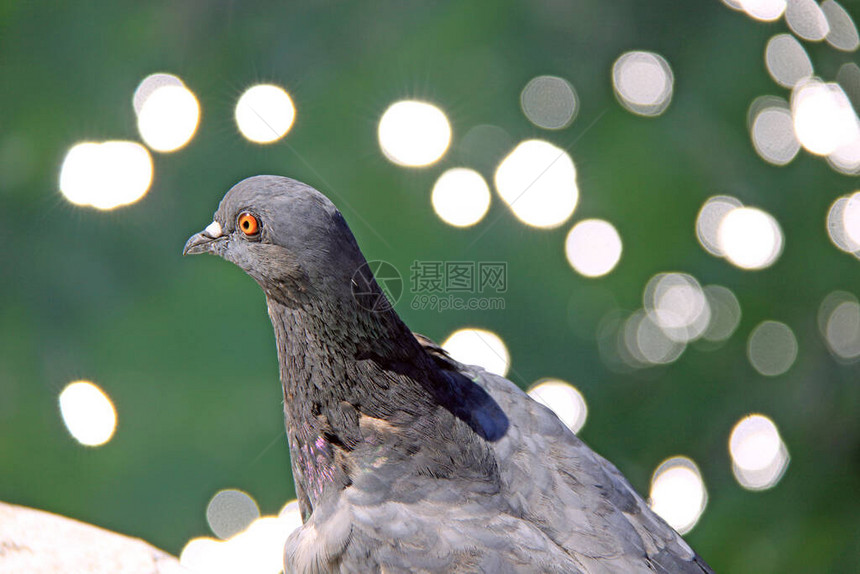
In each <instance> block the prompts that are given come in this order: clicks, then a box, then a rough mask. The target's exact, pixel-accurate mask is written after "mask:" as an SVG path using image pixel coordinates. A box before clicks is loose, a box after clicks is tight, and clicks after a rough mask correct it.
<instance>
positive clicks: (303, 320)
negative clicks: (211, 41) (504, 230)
mask: <svg viewBox="0 0 860 574" xmlns="http://www.w3.org/2000/svg"><path fill="white" fill-rule="evenodd" d="M183 253H184V254H197V253H213V254H215V255H219V256H221V257H223V258H224V259H226V260H228V261H232V262H233V263H235V264H236V265H238V266H239V267H241V268H242V269H244V270H245V272H246V273H247V274H248V275H250V276H251V277H253V278H254V279H255V280H256V281H257V283H259V284H260V287H262V288H263V291H264V292H265V294H266V302H267V304H268V309H269V317H270V318H271V320H272V325H273V327H274V329H275V339H276V341H277V347H278V360H279V363H280V375H281V383H282V385H283V390H284V416H285V420H286V427H287V436H288V438H289V443H290V456H291V459H292V469H293V477H294V479H295V485H296V493H297V498H298V500H299V505H300V508H301V513H302V520H303V522H304V525H303V526H302V527H301V528H299V529H298V530H296V531H295V532H294V533H293V534H292V535H291V536H290V537H289V539H288V541H287V544H286V549H285V571H286V572H288V573H293V572H295V573H323V572H354V573H361V574H368V573H374V572H375V573H386V574H394V573H411V572H455V573H465V572H485V573H492V574H497V573H507V572H547V573H559V574H561V573H567V574H570V573H598V572H600V573H605V572H624V573H638V572H672V573H674V572H680V573H697V574H701V573H702V572H712V570H711V569H710V568H709V567H708V566H707V565H706V564H705V562H704V561H703V560H702V559H701V558H700V557H699V556H698V555H697V554H696V553H695V552H694V551H693V550H692V549H691V548H690V546H688V545H687V543H686V542H684V540H683V539H682V538H681V537H680V536H679V535H678V534H677V533H676V532H675V531H674V530H673V529H672V528H671V527H670V526H668V525H667V524H666V523H665V522H664V521H663V520H662V519H660V518H659V517H658V516H657V515H655V514H654V513H653V512H652V511H651V510H650V509H649V508H648V505H647V504H646V503H645V502H644V501H643V500H642V498H641V497H640V496H639V495H638V494H637V493H636V492H635V491H634V490H633V487H631V486H630V484H629V483H628V482H627V480H626V479H625V478H624V477H623V476H622V475H621V473H620V472H618V470H617V469H616V468H615V467H614V466H613V465H612V464H611V463H610V462H608V461H607V460H606V459H604V458H602V457H601V456H600V455H598V454H596V453H595V452H593V451H592V450H591V449H589V448H588V447H587V446H586V445H585V444H583V442H582V441H580V440H579V439H578V438H577V437H576V436H575V435H574V434H573V433H572V432H570V431H569V430H568V429H567V427H565V425H564V424H563V423H562V422H561V421H560V420H559V419H558V417H556V415H555V414H554V413H553V412H552V411H551V410H549V409H548V408H546V407H544V406H543V405H541V404H539V403H537V402H535V401H534V400H532V399H531V398H530V397H529V396H528V395H526V394H525V393H524V392H523V391H522V390H520V389H519V388H518V387H517V386H516V385H515V384H513V383H512V382H510V381H508V380H507V379H505V378H503V377H500V376H498V375H494V374H492V373H489V372H487V371H485V370H483V369H481V368H480V367H476V366H472V365H463V364H461V363H458V362H457V361H455V360H453V359H452V358H451V357H450V356H448V355H447V354H446V353H445V351H444V350H442V349H441V348H440V347H438V346H437V345H435V344H434V343H433V342H431V341H430V340H429V339H427V338H425V337H423V336H421V335H416V334H414V333H412V332H411V331H410V330H409V328H408V327H407V326H406V325H405V324H404V323H403V321H401V320H400V317H398V315H397V313H396V312H395V311H394V309H393V308H392V307H391V305H390V304H388V303H387V300H386V299H385V295H384V294H383V292H382V290H381V289H380V288H379V286H378V285H377V283H376V281H375V280H374V278H373V276H372V274H371V273H370V271H369V270H368V266H367V265H366V262H365V259H364V256H363V255H362V253H361V251H360V250H359V248H358V244H357V243H356V241H355V238H354V237H353V235H352V233H351V232H350V230H349V227H347V224H346V221H345V220H344V218H343V216H342V215H341V214H340V212H339V211H338V210H337V208H335V206H334V205H333V204H332V203H331V201H329V200H328V199H327V198H326V197H325V196H324V195H322V194H321V193H320V192H318V191H317V190H315V189H313V188H312V187H310V186H308V185H305V184H303V183H300V182H298V181H295V180H292V179H289V178H286V177H277V176H256V177H251V178H248V179H246V180H244V181H242V182H240V183H239V184H237V185H236V186H234V187H233V188H232V189H231V190H230V191H229V192H228V193H227V195H226V196H224V199H223V200H222V201H221V204H220V205H219V206H218V211H216V212H215V220H214V221H213V222H212V223H211V224H210V225H209V226H208V227H206V229H205V230H204V231H202V232H200V233H198V234H196V235H194V236H192V237H191V238H190V239H189V240H188V243H186V244H185V249H184V251H183Z"/></svg>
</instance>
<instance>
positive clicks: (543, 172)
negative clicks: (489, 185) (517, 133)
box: [495, 140, 579, 228]
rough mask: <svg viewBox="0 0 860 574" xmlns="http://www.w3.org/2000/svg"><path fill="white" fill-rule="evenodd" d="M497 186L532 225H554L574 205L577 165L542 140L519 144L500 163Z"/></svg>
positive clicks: (518, 214)
mask: <svg viewBox="0 0 860 574" xmlns="http://www.w3.org/2000/svg"><path fill="white" fill-rule="evenodd" d="M495 183H496V189H497V190H498V192H499V195H500V196H501V197H502V199H503V200H504V202H505V203H507V204H508V206H509V207H510V208H511V211H513V212H514V215H515V216H516V217H517V218H518V219H519V220H520V221H522V222H523V223H526V224H528V225H532V226H534V227H543V228H549V227H557V226H559V225H561V224H562V223H564V222H565V221H567V219H568V218H569V217H570V216H571V215H572V214H573V210H574V209H576V203H577V201H578V199H579V188H578V186H577V183H576V167H575V166H574V165H573V160H572V159H571V158H570V156H569V155H568V153H567V152H566V151H565V150H563V149H561V148H558V147H556V146H554V145H552V144H551V143H548V142H545V141H542V140H527V141H524V142H522V143H521V144H519V145H518V146H517V147H516V148H514V150H513V151H512V152H511V153H510V154H508V156H507V157H505V159H503V160H502V162H501V163H500V164H499V167H498V168H497V169H496V174H495Z"/></svg>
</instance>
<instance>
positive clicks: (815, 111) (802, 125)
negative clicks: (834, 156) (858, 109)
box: [791, 79, 860, 155]
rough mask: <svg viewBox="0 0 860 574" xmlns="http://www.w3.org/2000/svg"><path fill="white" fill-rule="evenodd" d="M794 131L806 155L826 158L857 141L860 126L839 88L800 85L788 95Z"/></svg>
mask: <svg viewBox="0 0 860 574" xmlns="http://www.w3.org/2000/svg"><path fill="white" fill-rule="evenodd" d="M791 110H792V115H793V116H794V131H795V133H796V134H797V139H798V141H800V144H801V145H802V146H803V147H804V148H806V150H807V151H809V152H810V153H814V154H816V155H828V154H831V153H833V152H835V151H837V150H838V149H839V148H840V147H842V146H845V145H849V144H851V143H853V142H854V141H855V140H856V139H858V138H860V122H858V119H857V115H856V114H855V113H854V109H853V108H852V107H851V102H849V101H848V97H847V96H846V95H845V92H844V91H842V88H841V87H840V86H839V84H836V83H827V84H825V83H823V82H821V81H819V80H816V79H811V80H807V81H804V82H800V83H799V84H798V85H797V86H796V87H795V88H794V91H793V92H792V95H791Z"/></svg>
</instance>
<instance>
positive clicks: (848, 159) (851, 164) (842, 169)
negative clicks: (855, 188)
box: [827, 129, 860, 175]
mask: <svg viewBox="0 0 860 574" xmlns="http://www.w3.org/2000/svg"><path fill="white" fill-rule="evenodd" d="M827 163H829V164H830V167H832V168H833V169H834V170H836V171H838V172H839V173H842V174H845V175H860V129H858V130H857V135H856V137H855V138H854V139H853V140H851V141H848V142H846V143H843V144H842V145H840V146H839V147H837V148H836V149H835V150H833V151H832V152H831V153H830V154H828V156H827Z"/></svg>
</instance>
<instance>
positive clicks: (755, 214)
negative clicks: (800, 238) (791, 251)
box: [717, 207, 784, 270]
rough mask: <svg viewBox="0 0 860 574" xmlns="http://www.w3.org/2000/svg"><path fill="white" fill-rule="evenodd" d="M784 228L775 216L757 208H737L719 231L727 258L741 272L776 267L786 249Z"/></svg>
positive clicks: (722, 223)
mask: <svg viewBox="0 0 860 574" xmlns="http://www.w3.org/2000/svg"><path fill="white" fill-rule="evenodd" d="M783 242H784V240H783V236H782V229H781V228H780V227H779V224H778V223H777V222H776V219H774V218H773V216H772V215H770V214H769V213H766V212H764V211H762V210H761V209H757V208H754V207H736V208H734V209H732V210H731V211H729V212H728V213H726V214H725V215H724V216H723V218H722V220H721V221H720V224H719V227H718V228H717V244H718V245H719V248H720V251H721V252H722V253H723V255H724V256H725V258H726V259H727V260H728V261H729V262H730V263H732V264H733V265H735V266H737V267H740V268H741V269H750V270H753V269H764V268H765V267H769V266H771V265H773V264H774V263H775V262H776V260H777V259H779V256H780V254H782V247H783Z"/></svg>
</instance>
